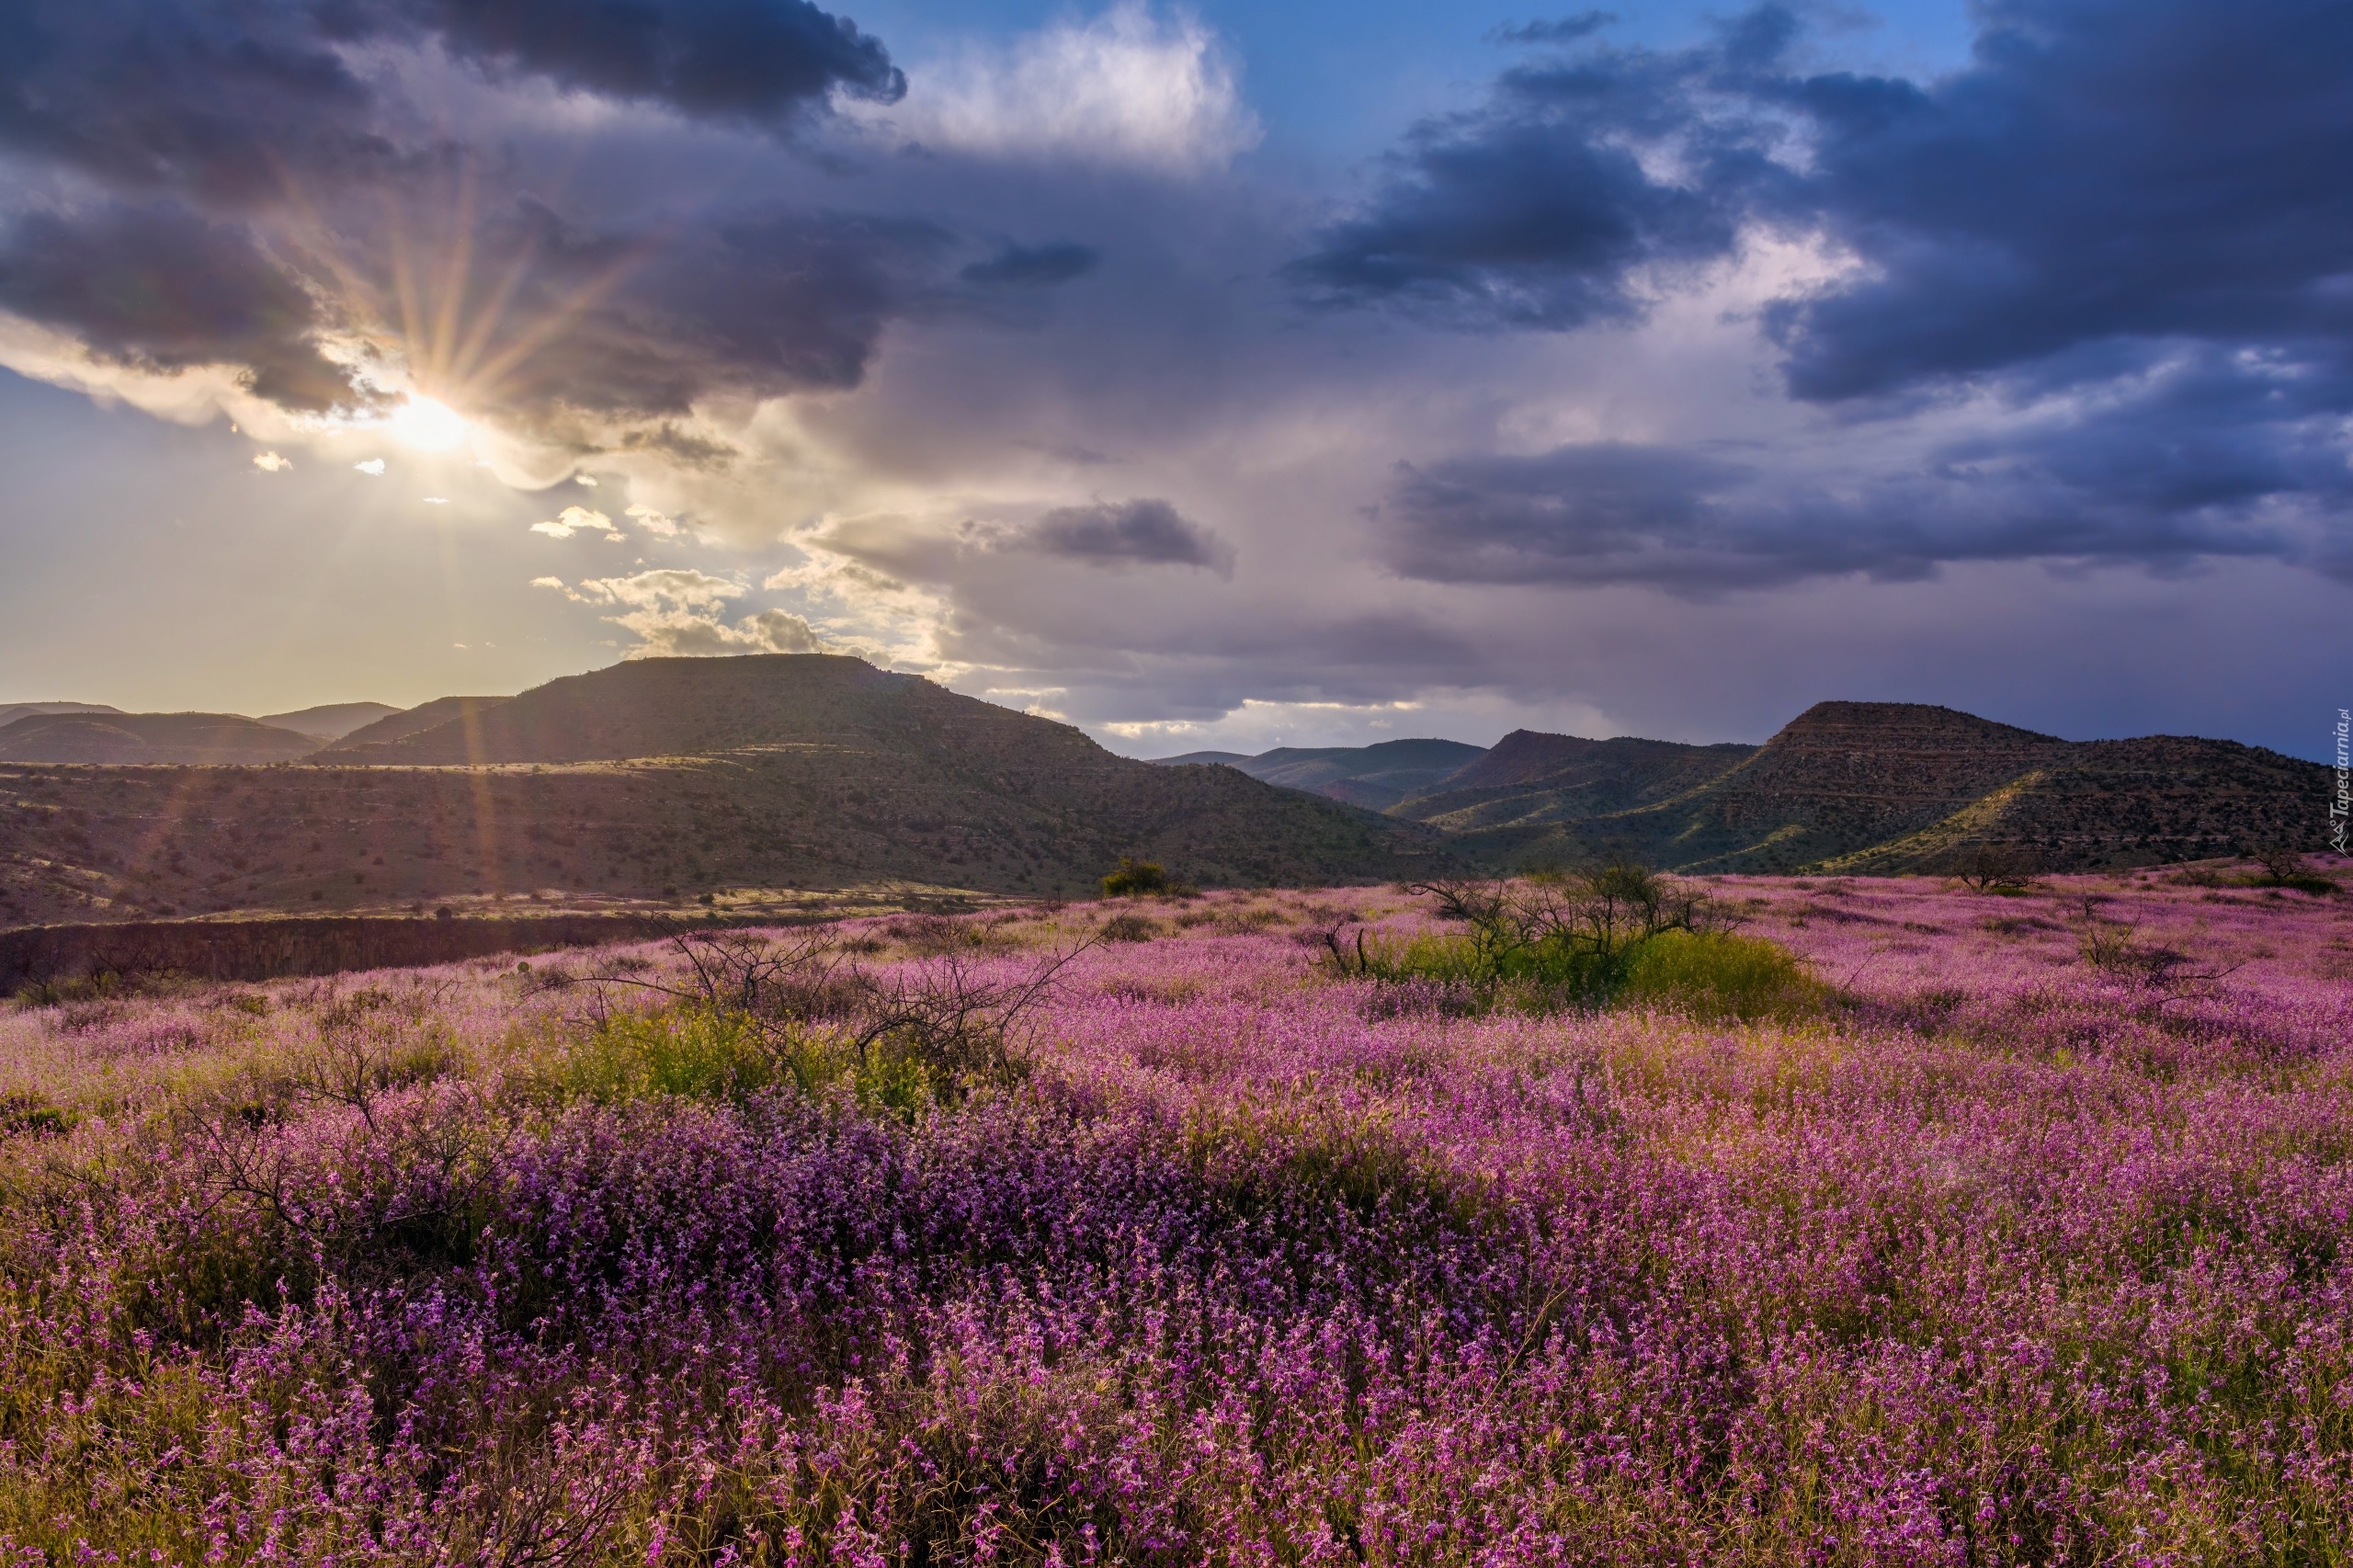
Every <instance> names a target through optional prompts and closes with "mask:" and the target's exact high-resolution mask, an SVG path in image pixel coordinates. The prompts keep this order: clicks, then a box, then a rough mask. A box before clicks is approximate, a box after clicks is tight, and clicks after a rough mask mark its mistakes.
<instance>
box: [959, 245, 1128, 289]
mask: <svg viewBox="0 0 2353 1568" xmlns="http://www.w3.org/2000/svg"><path fill="white" fill-rule="evenodd" d="M1102 260H1103V257H1102V256H1101V254H1100V253H1098V252H1097V250H1096V249H1095V248H1094V247H1093V246H1092V245H1083V244H1078V243H1076V242H1075V241H1072V240H1060V241H1056V242H1053V243H1051V244H1042V245H1017V244H1009V245H1006V247H1005V248H1004V249H1003V250H1000V251H998V252H997V253H996V254H995V256H990V257H988V258H987V259H986V260H984V261H976V262H973V263H972V264H971V265H970V266H968V267H965V268H964V269H963V270H962V271H961V272H960V273H959V274H957V276H958V277H960V278H963V280H964V281H965V282H967V283H973V284H978V285H980V286H981V287H983V288H988V289H1045V288H1051V287H1052V286H1053V285H1055V284H1057V283H1068V282H1071V281H1072V280H1074V279H1075V278H1084V277H1086V275H1087V274H1088V273H1090V272H1092V271H1094V270H1095V269H1096V267H1098V266H1100V265H1101V264H1102Z"/></svg>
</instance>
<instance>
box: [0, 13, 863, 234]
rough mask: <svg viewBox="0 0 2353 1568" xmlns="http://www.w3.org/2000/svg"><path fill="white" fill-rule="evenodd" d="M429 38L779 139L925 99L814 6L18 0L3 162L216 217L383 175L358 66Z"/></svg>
mask: <svg viewBox="0 0 2353 1568" xmlns="http://www.w3.org/2000/svg"><path fill="white" fill-rule="evenodd" d="M428 40H429V41H432V42H436V43H438V45H439V46H440V48H441V49H442V50H443V51H445V52H446V53H447V54H448V55H449V58H451V59H453V60H455V61H457V62H460V63H461V64H465V65H469V66H472V67H473V68H475V69H478V70H482V71H484V72H487V73H490V74H521V75H532V76H538V77H541V78H544V79H545V80H548V81H550V82H552V83H553V84H555V85H557V86H559V87H563V88H566V89H571V90H577V91H583V92H589V93H595V94H598V95H600V96H604V97H612V98H618V99H623V100H628V101H634V102H643V103H652V104H658V105H662V106H664V107H666V108H671V109H674V110H676V111H677V112H678V113H681V114H684V115H688V116H690V117H695V118H700V119H720V120H726V121H733V122H751V123H756V124H761V125H768V126H782V125H788V124H790V123H791V122H792V121H793V120H794V119H796V118H797V117H799V116H801V114H803V113H804V112H805V111H807V110H808V109H810V108H813V107H814V106H816V105H819V104H822V103H823V102H824V100H825V99H826V97H828V96H829V95H831V94H832V93H834V92H836V91H840V92H847V93H850V94H853V95H856V96H861V97H874V98H882V99H890V98H895V97H898V96H899V94H900V93H902V92H903V91H904V86H905V84H904V79H903V78H902V77H901V76H900V74H899V73H898V71H897V70H896V69H895V68H894V67H892V64H891V62H890V57H889V55H888V54H887V52H886V51H884V50H883V47H882V45H881V43H880V42H878V41H877V40H874V39H872V38H870V37H868V36H866V35H865V34H863V33H860V32H858V29H857V28H854V27H852V26H851V25H850V24H849V23H848V22H847V21H845V20H843V19H841V18H839V17H832V16H829V15H827V14H826V13H825V12H823V11H821V10H818V9H817V8H816V7H815V6H811V5H808V4H806V3H805V0H163V3H155V0H11V4H9V5H8V6H5V7H0V148H6V149H10V150H14V151H17V152H19V153H29V154H31V155H33V156H35V157H39V158H43V159H51V160H55V161H57V162H59V163H62V164H64V165H70V166H72V167H74V168H77V169H80V170H82V171H84V172H85V173H87V174H90V175H93V176H97V178H99V179H101V180H104V181H106V182H108V183H109V184H112V185H115V186H117V187H129V188H133V189H171V190H176V191H179V192H181V193H183V194H184V195H186V196H188V197H189V198H190V199H197V200H201V201H204V202H208V203H249V202H255V201H263V200H269V199H278V198H282V197H284V196H286V195H287V194H289V192H290V188H291V187H294V186H295V185H297V184H298V183H302V182H305V181H307V182H313V183H314V182H317V181H319V180H324V179H328V178H345V179H348V178H351V177H355V176H382V175H383V174H385V173H387V172H388V171H391V170H392V169H394V168H396V167H397V166H398V165H400V164H401V162H402V161H403V157H404V154H403V153H402V152H401V151H400V150H399V149H398V148H397V147H396V145H395V139H393V138H391V137H389V136H388V135H387V134H386V132H385V130H384V127H383V126H382V125H381V123H380V118H381V117H380V115H379V112H378V111H379V110H380V108H381V107H382V106H381V105H380V104H379V102H378V100H377V95H376V92H375V91H374V89H373V88H371V86H370V85H369V83H368V82H367V81H366V80H364V79H363V77H362V75H361V74H358V73H357V72H355V70H354V68H353V65H352V64H351V62H349V61H348V60H347V54H346V51H347V48H349V47H351V46H364V45H368V44H373V43H392V44H398V45H409V46H414V45H418V44H422V43H425V42H426V41H428Z"/></svg>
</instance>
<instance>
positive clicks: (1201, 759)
mask: <svg viewBox="0 0 2353 1568" xmlns="http://www.w3.org/2000/svg"><path fill="white" fill-rule="evenodd" d="M1144 760H1145V761H1146V762H1149V763H1151V764H1152V765H1153V766H1154V767H1188V766H1196V767H1241V766H1242V765H1243V764H1244V763H1245V762H1248V761H1249V760H1250V757H1249V756H1248V754H1247V753H1245V752H1238V751H1188V752H1187V753H1186V754H1185V755H1184V756H1152V757H1146V758H1145V759H1144Z"/></svg>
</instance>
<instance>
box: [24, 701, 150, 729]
mask: <svg viewBox="0 0 2353 1568" xmlns="http://www.w3.org/2000/svg"><path fill="white" fill-rule="evenodd" d="M121 711H122V710H121V709H119V708H109V707H108V706H107V705H106V704H105V703H103V702H0V729H5V728H6V727H7V726H8V725H10V724H13V723H15V722H17V720H19V719H29V718H32V717H33V716H35V715H36V714H42V713H119V712H121Z"/></svg>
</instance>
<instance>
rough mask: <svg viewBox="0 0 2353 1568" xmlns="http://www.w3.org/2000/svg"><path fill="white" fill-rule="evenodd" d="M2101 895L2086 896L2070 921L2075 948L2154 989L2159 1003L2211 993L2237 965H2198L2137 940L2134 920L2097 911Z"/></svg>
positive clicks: (2107, 970) (2105, 969)
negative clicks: (2080, 909)
mask: <svg viewBox="0 0 2353 1568" xmlns="http://www.w3.org/2000/svg"><path fill="white" fill-rule="evenodd" d="M2099 906H2100V901H2099V900H2098V899H2097V898H2086V899H2085V900H2084V901H2083V908H2082V912H2081V914H2080V915H2079V916H2078V917H2077V919H2076V921H2075V950H2076V951H2077V952H2078V953H2079V954H2080V955H2082V958H2083V960H2084V962H2085V963H2086V964H2087V965H2089V966H2090V967H2091V968H2093V969H2096V970H2098V971H2101V972H2102V973H2104V974H2109V975H2113V976H2115V977H2116V978H2117V979H2120V980H2124V981H2130V982H2132V983H2136V984H2139V985H2141V986H2143V987H2145V988H2146V989H2148V990H2149V991H2151V992H2154V993H2156V994H2157V999H2158V1000H2159V1002H2160V1003H2163V1002H2170V1001H2176V1000H2180V999H2184V998H2188V997H2191V996H2207V995H2211V994H2213V993H2214V990H2215V988H2216V987H2217V986H2218V985H2219V984H2220V983H2222V980H2223V979H2224V978H2225V977H2226V976H2228V975H2229V974H2230V973H2231V972H2232V971H2234V970H2236V969H2237V968H2238V967H2239V966H2238V965H2237V964H2227V965H2222V966H2219V967H2218V966H2213V965H2208V966H2205V967H2200V965H2199V964H2198V962H2197V961H2196V960H2194V959H2192V958H2191V957H2190V955H2189V954H2188V953H2185V952H2182V951H2180V950H2179V949H2174V948H2167V947H2161V946H2159V945H2157V944H2156V943H2154V942H2143V941H2142V940H2141V934H2140V926H2139V923H2138V922H2136V921H2131V920H2120V919H2117V918H2114V917H2112V916H2110V915H2103V914H2102V913H2101V912H2100V907H2099Z"/></svg>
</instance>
